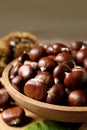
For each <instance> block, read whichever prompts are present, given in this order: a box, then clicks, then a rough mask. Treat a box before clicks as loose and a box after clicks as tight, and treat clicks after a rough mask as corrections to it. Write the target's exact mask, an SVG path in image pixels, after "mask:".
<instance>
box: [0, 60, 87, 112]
mask: <svg viewBox="0 0 87 130" xmlns="http://www.w3.org/2000/svg"><path fill="white" fill-rule="evenodd" d="M16 60H17V59H15V60H13V61H11V62H10V63H9V64H8V65H7V66H6V67H5V68H4V70H3V73H2V77H1V82H2V84H3V85H4V87H5V88H6V89H7V91H8V93H9V94H10V93H16V96H17V97H18V98H20V99H21V98H22V100H24V101H26V103H27V102H29V103H30V104H34V105H35V106H38V107H43V108H48V109H51V110H56V111H57V110H58V111H65V112H87V106H80V107H78V106H61V105H54V104H49V103H45V102H41V101H38V100H35V99H32V98H30V97H27V96H26V95H24V94H22V93H21V92H19V91H17V90H16V89H15V88H14V87H13V86H12V85H11V83H10V80H9V71H10V69H11V68H12V66H13V64H14V63H15V62H16ZM10 90H11V91H10Z"/></svg>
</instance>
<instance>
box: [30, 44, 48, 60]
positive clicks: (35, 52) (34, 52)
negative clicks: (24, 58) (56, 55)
mask: <svg viewBox="0 0 87 130" xmlns="http://www.w3.org/2000/svg"><path fill="white" fill-rule="evenodd" d="M28 54H29V58H30V60H31V61H36V62H37V61H38V60H39V59H40V58H41V57H43V56H46V50H45V48H44V47H43V46H41V45H38V46H36V47H34V48H32V49H31V50H30V51H29V53H28Z"/></svg>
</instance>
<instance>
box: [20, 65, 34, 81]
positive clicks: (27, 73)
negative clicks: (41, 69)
mask: <svg viewBox="0 0 87 130" xmlns="http://www.w3.org/2000/svg"><path fill="white" fill-rule="evenodd" d="M18 75H20V76H21V77H22V78H23V79H24V80H27V79H30V78H31V77H33V75H34V69H33V68H32V67H31V65H29V64H26V65H22V66H21V67H20V68H19V70H18Z"/></svg>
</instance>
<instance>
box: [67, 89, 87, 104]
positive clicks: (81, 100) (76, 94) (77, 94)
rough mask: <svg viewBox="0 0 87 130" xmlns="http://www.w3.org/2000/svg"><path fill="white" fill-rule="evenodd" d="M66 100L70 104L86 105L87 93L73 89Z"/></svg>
mask: <svg viewBox="0 0 87 130" xmlns="http://www.w3.org/2000/svg"><path fill="white" fill-rule="evenodd" d="M68 102H69V104H70V105H71V106H86V105H87V94H86V93H85V91H84V90H74V91H72V92H71V93H70V94H69V97H68Z"/></svg>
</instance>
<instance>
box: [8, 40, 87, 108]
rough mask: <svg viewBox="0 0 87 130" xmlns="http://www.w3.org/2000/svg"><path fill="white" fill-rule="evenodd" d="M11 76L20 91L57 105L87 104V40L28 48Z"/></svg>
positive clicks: (14, 67) (13, 83) (14, 66)
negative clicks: (86, 41)
mask: <svg viewBox="0 0 87 130" xmlns="http://www.w3.org/2000/svg"><path fill="white" fill-rule="evenodd" d="M9 79H10V82H11V84H12V85H13V87H14V88H15V89H17V90H18V91H19V92H21V93H23V94H25V95H26V96H28V97H30V98H33V99H35V100H38V101H42V102H46V103H49V104H55V105H65V106H87V43H85V42H83V41H75V42H73V43H71V44H70V45H66V44H63V43H50V44H48V45H37V46H35V47H34V48H33V49H31V50H30V51H29V52H26V51H24V52H23V53H22V54H21V55H20V56H19V57H18V59H17V60H16V62H15V63H14V64H13V66H12V69H11V70H10V74H9Z"/></svg>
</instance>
